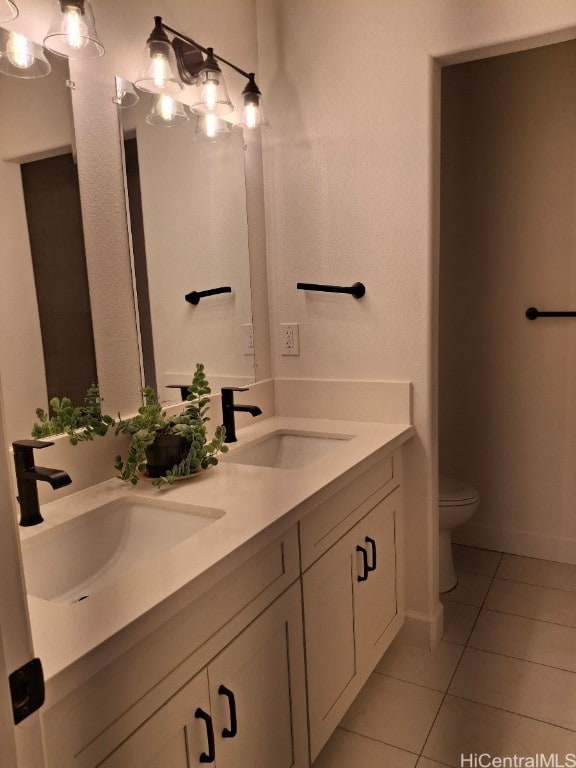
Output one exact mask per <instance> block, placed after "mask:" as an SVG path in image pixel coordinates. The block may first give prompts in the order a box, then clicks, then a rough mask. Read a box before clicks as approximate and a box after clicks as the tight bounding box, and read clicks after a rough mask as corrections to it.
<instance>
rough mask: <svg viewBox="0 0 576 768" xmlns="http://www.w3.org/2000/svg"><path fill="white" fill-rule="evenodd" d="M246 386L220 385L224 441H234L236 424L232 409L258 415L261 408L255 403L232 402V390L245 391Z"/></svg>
mask: <svg viewBox="0 0 576 768" xmlns="http://www.w3.org/2000/svg"><path fill="white" fill-rule="evenodd" d="M248 389H249V388H248V387H222V389H221V390H220V394H221V395H222V420H223V422H224V429H225V430H226V437H225V438H224V442H225V443H235V442H236V439H237V438H236V424H235V422H234V411H241V412H242V413H251V414H252V416H260V414H261V413H262V411H261V409H260V408H258V406H257V405H237V404H236V403H235V402H234V392H247V391H248Z"/></svg>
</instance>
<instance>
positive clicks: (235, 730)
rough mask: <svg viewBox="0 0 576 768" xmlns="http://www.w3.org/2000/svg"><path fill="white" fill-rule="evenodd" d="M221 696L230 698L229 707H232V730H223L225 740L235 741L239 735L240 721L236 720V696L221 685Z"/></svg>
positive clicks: (219, 690) (219, 689)
mask: <svg viewBox="0 0 576 768" xmlns="http://www.w3.org/2000/svg"><path fill="white" fill-rule="evenodd" d="M218 693H219V694H220V696H226V697H227V698H228V706H229V707H230V728H224V729H223V730H222V738H223V739H233V738H234V736H236V734H237V733H238V720H237V719H236V699H235V698H234V694H233V693H232V691H231V690H230V689H229V688H226V686H225V685H221V686H220V688H218Z"/></svg>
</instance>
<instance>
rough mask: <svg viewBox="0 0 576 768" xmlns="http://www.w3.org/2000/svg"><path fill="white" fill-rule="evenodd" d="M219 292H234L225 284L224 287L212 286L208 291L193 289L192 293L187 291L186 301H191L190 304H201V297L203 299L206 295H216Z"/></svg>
mask: <svg viewBox="0 0 576 768" xmlns="http://www.w3.org/2000/svg"><path fill="white" fill-rule="evenodd" d="M217 293H232V288H230V287H228V286H223V287H222V288H210V289H209V290H207V291H191V292H190V293H187V294H186V296H184V298H185V299H186V301H189V302H190V304H194V305H196V304H199V303H200V299H203V298H204V296H216V294H217Z"/></svg>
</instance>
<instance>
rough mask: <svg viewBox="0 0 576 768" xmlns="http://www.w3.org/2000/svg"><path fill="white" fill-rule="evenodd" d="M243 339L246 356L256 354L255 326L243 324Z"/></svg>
mask: <svg viewBox="0 0 576 768" xmlns="http://www.w3.org/2000/svg"><path fill="white" fill-rule="evenodd" d="M242 332H243V339H244V354H245V355H253V354H254V326H253V325H252V323H243V325H242Z"/></svg>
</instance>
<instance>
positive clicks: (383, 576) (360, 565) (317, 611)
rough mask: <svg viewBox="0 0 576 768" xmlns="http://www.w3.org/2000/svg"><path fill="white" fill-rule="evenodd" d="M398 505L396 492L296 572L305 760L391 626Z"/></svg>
mask: <svg viewBox="0 0 576 768" xmlns="http://www.w3.org/2000/svg"><path fill="white" fill-rule="evenodd" d="M399 504H400V494H399V491H398V490H396V491H394V492H393V493H391V494H390V495H389V496H388V497H386V498H385V499H384V500H383V501H381V502H380V503H379V504H378V505H377V506H375V507H374V509H372V511H371V512H369V513H368V514H367V515H366V516H365V517H364V518H362V520H360V522H359V523H357V524H356V525H355V526H354V527H353V528H352V529H351V530H350V531H349V532H348V533H347V534H346V535H345V536H343V537H342V538H341V539H340V540H339V541H338V542H337V543H336V544H335V545H334V546H333V547H331V548H330V549H329V550H328V551H327V552H326V553H325V554H324V555H322V557H320V558H319V559H318V560H317V561H316V562H315V563H314V564H313V565H312V566H311V567H310V568H309V569H308V570H307V571H306V572H305V573H304V574H303V576H302V589H303V600H304V627H305V634H306V671H307V685H308V711H309V721H310V755H311V759H312V760H314V759H315V758H316V756H317V755H318V753H319V752H320V750H321V749H322V747H323V746H324V744H325V743H326V741H327V740H328V738H329V737H330V736H331V734H332V733H333V731H334V729H335V728H336V726H337V725H338V723H339V722H340V720H341V719H342V717H343V716H344V713H345V712H346V710H347V709H348V707H349V706H350V704H351V703H352V701H353V700H354V698H355V697H356V695H357V694H358V693H359V691H360V688H361V687H362V685H364V683H365V682H366V680H367V678H368V676H369V674H370V672H371V671H372V670H373V669H374V667H375V666H376V664H377V662H378V661H379V659H380V657H381V656H382V654H383V653H384V651H385V650H386V648H387V647H388V645H389V644H390V642H391V640H392V638H393V636H394V633H395V632H396V630H397V628H399V625H400V620H399V619H397V614H398V606H397V573H396V569H397V557H396V543H397V532H398V529H399V525H398V526H397V521H398V522H399V517H398V516H399V513H400V509H399ZM395 619H397V627H394V626H393V622H394V620H395ZM392 630H393V631H392Z"/></svg>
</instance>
